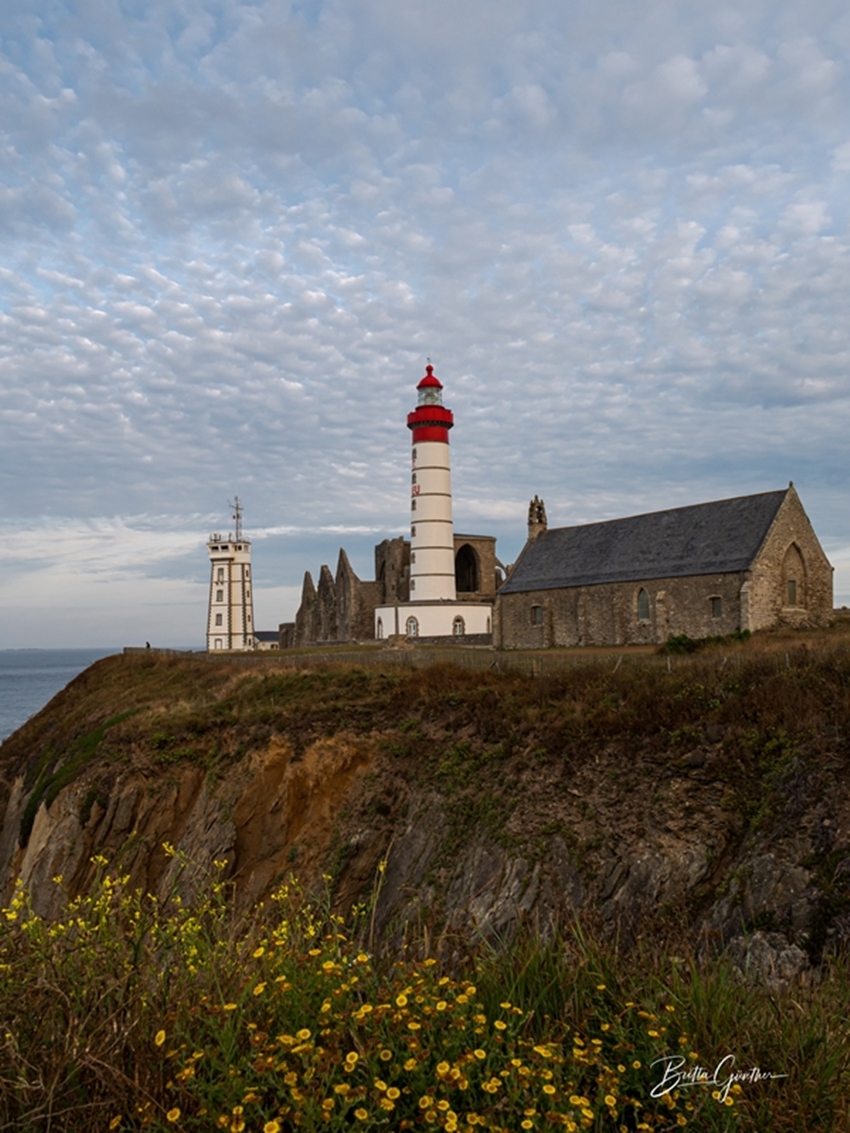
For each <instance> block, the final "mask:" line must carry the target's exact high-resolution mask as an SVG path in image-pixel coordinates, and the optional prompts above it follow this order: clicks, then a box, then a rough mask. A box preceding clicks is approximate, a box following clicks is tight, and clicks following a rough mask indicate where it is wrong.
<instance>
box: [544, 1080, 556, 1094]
mask: <svg viewBox="0 0 850 1133" xmlns="http://www.w3.org/2000/svg"><path fill="white" fill-rule="evenodd" d="M543 1093H544V1094H550V1095H551V1094H554V1093H555V1087H554V1086H553V1085H551V1084H550V1083H549V1082H547V1083H546V1085H545V1086H544V1087H543Z"/></svg>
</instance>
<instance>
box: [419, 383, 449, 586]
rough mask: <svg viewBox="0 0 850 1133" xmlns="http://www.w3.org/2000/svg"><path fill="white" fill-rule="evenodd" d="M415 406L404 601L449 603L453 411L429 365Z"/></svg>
mask: <svg viewBox="0 0 850 1133" xmlns="http://www.w3.org/2000/svg"><path fill="white" fill-rule="evenodd" d="M416 389H417V393H418V395H419V396H418V401H417V405H416V408H415V409H414V410H413V412H412V413H408V415H407V427H408V429H410V430H411V433H412V439H413V447H412V450H411V461H410V465H411V473H410V599H411V601H413V602H441V601H443V602H445V601H448V602H454V600H455V598H456V591H455V552H454V529H453V524H452V474H451V465H450V462H449V429H451V428H452V426H453V425H454V415H453V414H452V411H451V410H450V409H446V408H445V406H444V405H443V386H442V383H441V382H440V380H439V379H438V378H436V377H435V376H434V367H433V366H430V365H429V366H426V367H425V377H424V378H423V379H422V381H421V382H420V383H419V385H418V386H417V387H416Z"/></svg>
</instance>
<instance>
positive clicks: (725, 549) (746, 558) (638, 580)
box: [493, 484, 833, 649]
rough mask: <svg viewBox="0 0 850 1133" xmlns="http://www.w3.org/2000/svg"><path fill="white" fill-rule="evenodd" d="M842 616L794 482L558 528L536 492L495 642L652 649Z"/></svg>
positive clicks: (501, 599)
mask: <svg viewBox="0 0 850 1133" xmlns="http://www.w3.org/2000/svg"><path fill="white" fill-rule="evenodd" d="M832 612H833V611H832V567H831V566H830V564H829V561H828V559H827V557H826V555H825V554H824V552H823V548H822V547H821V545H820V543H819V542H818V539H817V536H816V535H815V533H814V530H813V529H812V525H811V523H810V522H809V519H808V516H807V515H806V513H805V511H804V510H803V506H802V504H801V503H800V498H799V496H798V495H797V492H796V490H795V488H794V485H793V484H790V485H789V486H788V488H786V489H783V490H782V491H778V492H762V493H759V494H758V495H753V496H739V497H737V498H736V499H731V500H717V501H715V502H713V503H706V504H695V505H693V506H690V507H680V508H671V509H670V510H667V511H658V512H652V513H651V514H648V515H636V516H630V517H629V518H627V519H613V520H608V521H607V522H604V523H589V524H584V525H582V526H580V527H560V528H553V529H549V528H548V527H547V523H546V511H545V508H544V506H543V503H542V501H540V500H538V499H537V498H536V497H535V499H534V500H532V502H531V505H530V508H529V522H528V541H527V542H526V545H525V547H524V548H523V550H522V552H521V554H520V556H519V558H518V559H517V562H516V564H515V565H514V567H513V569H512V570H511V573H510V575H509V577H508V579H507V581H506V582H505V583H504V585H503V586H502V587H501V588H500V590H499V593H498V595H497V598H496V604H495V610H494V633H493V639H494V640H493V643H494V645H495V646H496V647H497V648H503V649H516V648H525V649H540V648H545V647H547V646H576V645H638V644H641V645H642V644H652V643H661V642H664V641H666V640H667V639H668V638H670V637H674V636H676V635H678V634H687V635H688V636H689V637H694V638H698V637H710V636H715V635H720V634H728V633H732V632H733V631H735V630H758V629H769V628H772V627H774V626H781V625H787V626H799V627H804V626H821V625H826V624H827V623H828V622H829V620H830V619H831V617H832Z"/></svg>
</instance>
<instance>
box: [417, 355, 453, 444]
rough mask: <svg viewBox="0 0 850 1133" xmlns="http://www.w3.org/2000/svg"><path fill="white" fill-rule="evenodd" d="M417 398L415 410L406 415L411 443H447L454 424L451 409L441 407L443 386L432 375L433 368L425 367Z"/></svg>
mask: <svg viewBox="0 0 850 1133" xmlns="http://www.w3.org/2000/svg"><path fill="white" fill-rule="evenodd" d="M416 389H417V390H418V391H419V398H418V403H417V406H416V408H415V409H414V410H413V412H412V413H408V415H407V427H408V429H410V430H412V432H413V443H414V444H418V443H420V442H421V441H442V443H443V444H448V443H449V429H451V428H452V426H453V425H454V423H455V419H454V414H453V413H452V411H451V409H446V408H445V407H444V406H443V384H442V382H441V381H440V379H439V378H437V377H435V375H434V367H433V366H431V365H428V366H426V367H425V377H424V378H423V379H422V381H421V382H420V383H419V385H418V386H417V387H416Z"/></svg>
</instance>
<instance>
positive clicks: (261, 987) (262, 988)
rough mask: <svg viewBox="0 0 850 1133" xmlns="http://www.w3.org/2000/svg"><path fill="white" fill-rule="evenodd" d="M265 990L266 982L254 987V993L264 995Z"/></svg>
mask: <svg viewBox="0 0 850 1133" xmlns="http://www.w3.org/2000/svg"><path fill="white" fill-rule="evenodd" d="M265 990H266V985H265V984H257V986H256V987H255V988H254V995H262V994H263V992H264V991H265Z"/></svg>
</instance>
